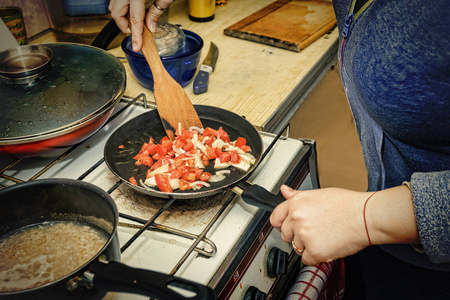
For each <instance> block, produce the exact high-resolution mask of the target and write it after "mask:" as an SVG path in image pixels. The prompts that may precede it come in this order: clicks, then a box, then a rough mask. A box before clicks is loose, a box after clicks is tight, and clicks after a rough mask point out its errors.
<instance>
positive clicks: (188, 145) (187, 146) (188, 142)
mask: <svg viewBox="0 0 450 300" xmlns="http://www.w3.org/2000/svg"><path fill="white" fill-rule="evenodd" d="M191 149H194V144H193V143H192V141H191V140H190V139H188V140H186V143H185V144H184V146H183V150H184V151H189V150H191Z"/></svg>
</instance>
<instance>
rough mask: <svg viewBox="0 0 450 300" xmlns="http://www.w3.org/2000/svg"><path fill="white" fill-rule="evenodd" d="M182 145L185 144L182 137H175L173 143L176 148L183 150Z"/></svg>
mask: <svg viewBox="0 0 450 300" xmlns="http://www.w3.org/2000/svg"><path fill="white" fill-rule="evenodd" d="M184 144H186V139H185V138H184V137H182V136H177V137H176V138H175V142H174V143H173V145H174V147H176V148H183V146H184Z"/></svg>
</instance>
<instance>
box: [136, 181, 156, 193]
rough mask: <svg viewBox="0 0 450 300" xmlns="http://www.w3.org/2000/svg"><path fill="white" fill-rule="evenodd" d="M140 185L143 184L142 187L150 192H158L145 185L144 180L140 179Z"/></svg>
mask: <svg viewBox="0 0 450 300" xmlns="http://www.w3.org/2000/svg"><path fill="white" fill-rule="evenodd" d="M146 181H147V180H146ZM139 183H140V184H141V187H143V188H144V189H146V190H149V191H153V192H156V190H155V189H152V188H150V186H149V185H147V184H145V182H143V181H142V179H139ZM155 186H156V185H155Z"/></svg>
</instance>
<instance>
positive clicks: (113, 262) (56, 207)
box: [0, 179, 216, 300]
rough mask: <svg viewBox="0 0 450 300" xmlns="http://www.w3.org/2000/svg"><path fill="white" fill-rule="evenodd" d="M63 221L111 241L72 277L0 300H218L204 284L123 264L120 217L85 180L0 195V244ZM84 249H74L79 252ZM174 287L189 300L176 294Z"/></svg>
mask: <svg viewBox="0 0 450 300" xmlns="http://www.w3.org/2000/svg"><path fill="white" fill-rule="evenodd" d="M58 221H71V222H77V223H80V224H84V225H87V226H89V227H91V228H95V229H96V230H98V231H100V232H102V234H103V235H104V236H105V237H106V240H107V241H106V242H105V244H104V246H103V247H102V248H101V250H100V251H98V253H96V254H95V255H93V256H92V257H91V258H90V259H89V260H88V261H86V262H85V263H84V264H83V265H81V266H80V267H79V268H77V269H76V270H73V271H72V272H70V273H69V274H67V275H66V276H63V277H61V278H58V279H55V280H53V281H51V282H48V283H46V284H43V285H40V286H36V287H34V288H29V289H23V290H19V291H9V292H0V299H33V300H36V299H45V300H47V299H101V298H102V297H103V296H104V295H105V294H106V293H107V291H116V292H126V293H135V294H141V295H145V296H148V297H152V298H157V299H159V300H186V299H192V300H200V299H201V300H207V299H216V297H215V295H214V293H213V291H212V290H211V289H210V288H208V287H206V286H203V285H201V284H197V283H195V282H191V281H188V280H185V279H182V278H177V277H174V276H169V275H166V274H162V273H159V272H154V271H149V270H143V269H135V268H131V267H128V266H126V265H124V264H122V263H120V262H119V261H120V249H119V241H118V236H117V223H118V212H117V208H116V205H115V203H114V201H113V200H112V198H111V197H110V195H109V194H108V193H106V192H105V191H103V190H102V189H100V188H98V187H96V186H94V185H92V184H89V183H86V182H83V181H79V180H72V179H42V180H36V181H30V182H26V183H21V184H17V185H14V186H11V187H7V188H4V189H1V190H0V241H1V239H2V238H3V237H5V236H9V235H11V234H12V233H13V232H16V231H17V230H19V229H23V228H26V227H28V226H32V225H35V224H42V223H44V222H58ZM56 240H57V239H56V238H55V242H56ZM78 249H79V248H77V245H74V247H73V252H74V253H75V252H76V251H78ZM54 254H55V255H57V254H58V253H54ZM5 255H6V254H5ZM14 255H17V253H15V254H14ZM67 259H68V260H69V259H70V257H67ZM105 260H106V261H105ZM0 262H1V259H0ZM1 265H2V264H1V263H0V271H1ZM30 273H31V271H30ZM31 274H32V273H31ZM4 280H6V279H5V278H3V277H2V278H0V286H6V283H7V282H6V281H4ZM174 287H176V288H178V289H179V290H178V291H184V292H185V293H183V294H185V295H189V296H184V295H182V294H181V293H179V292H175V291H174V289H172V288H174ZM187 292H189V293H187ZM192 295H194V296H192Z"/></svg>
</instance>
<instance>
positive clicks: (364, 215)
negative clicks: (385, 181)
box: [363, 191, 377, 246]
mask: <svg viewBox="0 0 450 300" xmlns="http://www.w3.org/2000/svg"><path fill="white" fill-rule="evenodd" d="M376 192H377V191H375V192H373V193H372V195H370V196H369V198H367V200H366V203H364V210H363V217H364V226H366V233H367V239H368V240H369V245H370V246H372V241H371V240H370V235H369V229H368V228H367V221H366V205H367V202H369V200H370V198H372V196H373V195H375V193H376Z"/></svg>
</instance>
